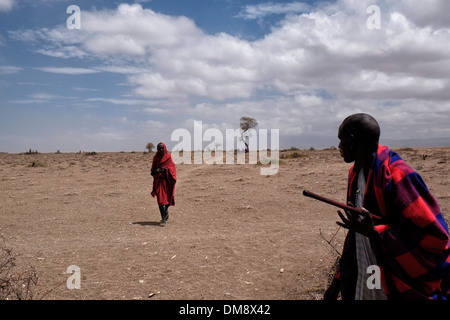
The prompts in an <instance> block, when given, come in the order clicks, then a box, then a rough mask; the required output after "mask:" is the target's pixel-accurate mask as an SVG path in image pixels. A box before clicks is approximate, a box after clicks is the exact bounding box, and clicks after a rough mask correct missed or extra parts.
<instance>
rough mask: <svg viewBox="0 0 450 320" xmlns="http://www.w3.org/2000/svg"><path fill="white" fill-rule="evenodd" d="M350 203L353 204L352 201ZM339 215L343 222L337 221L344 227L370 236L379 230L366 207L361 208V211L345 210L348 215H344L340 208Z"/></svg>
mask: <svg viewBox="0 0 450 320" xmlns="http://www.w3.org/2000/svg"><path fill="white" fill-rule="evenodd" d="M349 205H351V206H353V205H352V203H349ZM338 215H339V217H340V218H341V220H342V222H343V223H342V222H339V221H337V222H336V223H337V224H338V225H340V226H341V227H343V228H346V229H349V230H352V231H355V232H358V233H360V234H362V235H364V236H366V237H369V238H370V237H372V236H374V235H375V234H376V232H377V231H376V230H375V228H374V224H373V220H372V216H371V214H370V213H369V211H367V210H366V209H365V208H361V213H357V212H352V211H349V210H345V215H346V216H347V217H344V215H343V214H342V212H341V211H339V210H338Z"/></svg>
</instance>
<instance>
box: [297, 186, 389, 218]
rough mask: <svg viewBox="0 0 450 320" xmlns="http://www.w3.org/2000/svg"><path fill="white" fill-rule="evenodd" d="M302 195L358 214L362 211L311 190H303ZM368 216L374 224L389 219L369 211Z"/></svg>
mask: <svg viewBox="0 0 450 320" xmlns="http://www.w3.org/2000/svg"><path fill="white" fill-rule="evenodd" d="M303 195H304V196H305V197H310V198H313V199H316V200H319V201H322V202H325V203H328V204H331V205H333V206H336V207H338V208H341V209H344V210H348V211H353V212H356V213H359V214H361V213H362V210H361V209H359V208H355V207H352V206H348V205H346V204H343V203H341V202H337V201H334V200H331V199H328V198H325V197H323V196H319V195H318V194H316V193H313V192H311V191H308V190H303ZM370 217H371V218H372V220H373V221H374V222H375V223H376V224H380V223H387V222H388V221H389V220H387V219H386V218H381V217H379V216H376V215H373V214H371V213H370Z"/></svg>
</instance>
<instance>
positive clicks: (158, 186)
mask: <svg viewBox="0 0 450 320" xmlns="http://www.w3.org/2000/svg"><path fill="white" fill-rule="evenodd" d="M151 175H152V176H153V189H152V193H151V194H152V197H155V196H156V199H157V202H158V206H159V212H160V213H161V226H165V225H166V222H167V220H169V206H174V205H175V183H176V182H177V170H176V167H175V163H174V162H173V160H172V156H171V155H170V153H169V152H168V151H167V148H166V145H165V144H164V143H163V142H160V143H158V146H157V152H156V154H155V156H154V157H153V163H152V168H151Z"/></svg>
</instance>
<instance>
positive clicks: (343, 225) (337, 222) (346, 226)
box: [336, 221, 350, 229]
mask: <svg viewBox="0 0 450 320" xmlns="http://www.w3.org/2000/svg"><path fill="white" fill-rule="evenodd" d="M336 224H337V225H339V226H341V227H342V228H345V229H350V228H349V227H348V225H346V224H343V223H341V222H339V221H336Z"/></svg>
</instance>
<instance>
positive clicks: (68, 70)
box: [37, 67, 100, 75]
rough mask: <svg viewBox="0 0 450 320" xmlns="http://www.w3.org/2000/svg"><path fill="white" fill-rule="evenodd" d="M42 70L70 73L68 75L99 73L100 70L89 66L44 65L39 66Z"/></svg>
mask: <svg viewBox="0 0 450 320" xmlns="http://www.w3.org/2000/svg"><path fill="white" fill-rule="evenodd" d="M37 69H38V70H40V71H43V72H50V73H60V74H68V75H82V74H91V73H97V72H100V71H98V70H94V69H88V68H72V67H62V68H60V67H42V68H37Z"/></svg>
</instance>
